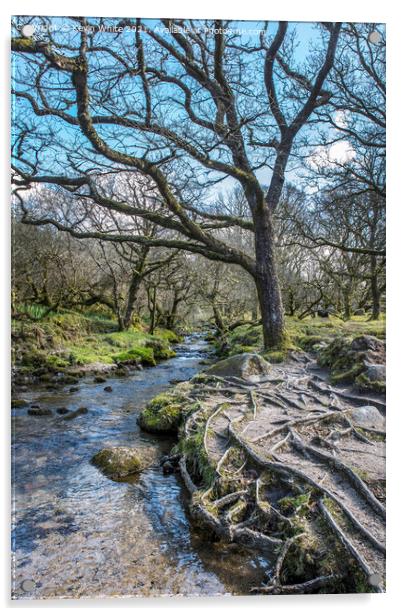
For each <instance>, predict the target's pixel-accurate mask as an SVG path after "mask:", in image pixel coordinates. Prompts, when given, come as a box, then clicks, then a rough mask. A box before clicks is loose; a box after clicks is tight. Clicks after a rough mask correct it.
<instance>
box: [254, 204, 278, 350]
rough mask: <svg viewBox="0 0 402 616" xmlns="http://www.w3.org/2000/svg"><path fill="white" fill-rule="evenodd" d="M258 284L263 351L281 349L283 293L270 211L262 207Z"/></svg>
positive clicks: (258, 220) (258, 229)
mask: <svg viewBox="0 0 402 616" xmlns="http://www.w3.org/2000/svg"><path fill="white" fill-rule="evenodd" d="M255 257H256V268H255V283H256V287H257V292H258V299H259V304H260V309H261V320H262V329H263V336H264V348H265V349H272V348H275V347H280V346H282V344H283V338H284V320H283V308H282V298H281V291H280V287H279V279H278V274H277V271H276V263H275V254H274V230H273V225H272V217H271V212H270V211H269V208H268V207H267V206H264V207H260V208H259V211H258V213H256V216H255Z"/></svg>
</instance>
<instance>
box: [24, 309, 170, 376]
mask: <svg viewBox="0 0 402 616" xmlns="http://www.w3.org/2000/svg"><path fill="white" fill-rule="evenodd" d="M33 310H34V307H31V312H32V311H33ZM12 331H13V339H14V341H15V342H14V349H13V351H14V353H13V357H14V361H17V360H18V363H19V364H20V365H23V366H25V367H27V369H31V370H32V369H34V368H38V367H46V368H50V369H55V370H56V369H58V370H59V369H67V368H69V367H70V366H71V367H72V366H74V365H78V366H80V365H86V364H92V363H98V362H99V363H104V364H113V363H114V362H115V361H131V360H136V361H138V362H142V363H145V364H148V365H155V361H156V360H161V359H168V358H169V357H173V356H174V351H172V350H171V349H170V346H169V345H170V343H173V342H176V341H177V340H178V339H179V338H178V336H177V335H176V334H175V333H174V332H170V331H168V330H157V332H156V334H155V335H150V334H148V333H147V332H145V331H143V329H142V327H141V324H138V325H137V326H136V327H131V328H130V329H129V330H127V331H123V332H120V331H117V325H116V323H115V322H114V321H112V320H111V319H110V318H109V317H108V316H107V315H104V314H101V313H85V314H81V313H78V312H73V311H64V312H58V313H52V314H50V315H48V316H47V317H46V318H44V319H43V320H42V321H40V322H33V321H28V320H18V321H14V322H13V324H12Z"/></svg>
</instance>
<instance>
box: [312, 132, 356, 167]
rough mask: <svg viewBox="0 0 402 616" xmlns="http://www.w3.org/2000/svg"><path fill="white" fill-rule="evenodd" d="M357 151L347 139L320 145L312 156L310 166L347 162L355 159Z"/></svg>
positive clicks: (328, 165)
mask: <svg viewBox="0 0 402 616" xmlns="http://www.w3.org/2000/svg"><path fill="white" fill-rule="evenodd" d="M355 156H356V152H355V150H354V149H353V147H352V145H351V144H350V143H349V141H347V140H346V139H342V140H341V141H337V142H336V143H333V144H332V145H327V146H323V145H321V146H318V147H317V148H315V150H314V152H313V153H312V155H311V156H310V166H311V167H313V168H315V169H319V168H320V167H335V166H336V165H337V164H345V163H347V162H349V161H350V160H353V159H354V158H355Z"/></svg>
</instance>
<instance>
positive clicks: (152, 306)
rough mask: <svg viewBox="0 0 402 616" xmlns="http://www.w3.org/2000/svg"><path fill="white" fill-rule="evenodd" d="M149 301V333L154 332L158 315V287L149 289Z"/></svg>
mask: <svg viewBox="0 0 402 616" xmlns="http://www.w3.org/2000/svg"><path fill="white" fill-rule="evenodd" d="M148 303H149V312H150V323H149V330H148V331H149V333H150V334H153V333H154V331H155V317H156V287H153V288H152V289H150V290H149V291H148Z"/></svg>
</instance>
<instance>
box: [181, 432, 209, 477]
mask: <svg viewBox="0 0 402 616" xmlns="http://www.w3.org/2000/svg"><path fill="white" fill-rule="evenodd" d="M178 448H179V450H180V451H181V453H183V454H185V455H186V464H187V469H188V471H189V473H190V474H191V476H192V477H193V479H194V481H196V482H197V483H201V484H202V486H203V487H205V488H207V487H209V486H210V485H211V484H212V482H213V481H214V479H215V469H214V468H213V467H212V466H211V464H210V462H209V459H208V455H207V453H206V451H205V448H204V431H203V429H202V428H200V429H199V430H198V431H197V432H196V433H195V434H193V435H191V436H190V437H188V438H186V439H182V440H181V441H180V442H179V446H178Z"/></svg>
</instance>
